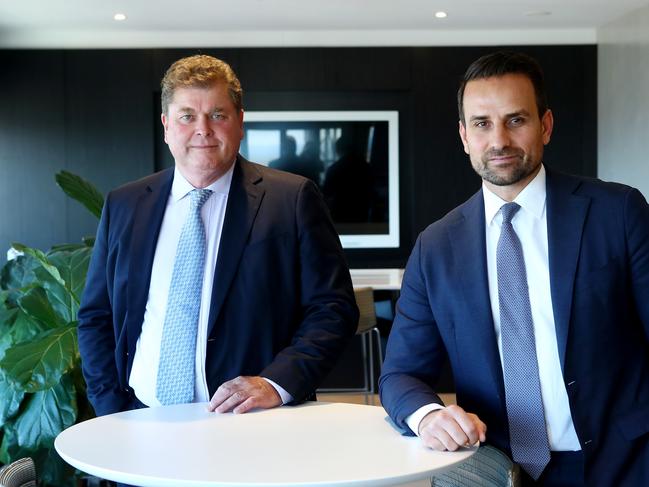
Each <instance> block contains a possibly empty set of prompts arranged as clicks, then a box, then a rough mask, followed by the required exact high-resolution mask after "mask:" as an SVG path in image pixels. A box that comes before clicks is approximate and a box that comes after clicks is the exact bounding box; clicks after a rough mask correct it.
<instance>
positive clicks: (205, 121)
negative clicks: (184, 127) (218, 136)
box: [196, 116, 213, 137]
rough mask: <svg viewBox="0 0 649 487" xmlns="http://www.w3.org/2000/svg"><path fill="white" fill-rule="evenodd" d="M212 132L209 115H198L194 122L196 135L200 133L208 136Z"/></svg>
mask: <svg viewBox="0 0 649 487" xmlns="http://www.w3.org/2000/svg"><path fill="white" fill-rule="evenodd" d="M212 134H213V131H212V127H211V125H210V119H209V117H206V116H203V117H198V120H197V122H196V135H200V136H203V137H209V136H210V135H212Z"/></svg>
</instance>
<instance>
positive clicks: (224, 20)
mask: <svg viewBox="0 0 649 487" xmlns="http://www.w3.org/2000/svg"><path fill="white" fill-rule="evenodd" d="M646 5H649V0H537V1H529V0H326V1H323V0H317V1H316V0H229V1H227V2H226V1H223V0H211V1H201V0H181V1H179V0H173V1H172V0H130V1H129V0H119V1H115V0H0V47H17V48H43V47H44V48H60V47H63V48H65V47H79V48H84V47H186V46H204V47H214V46H266V45H268V46H271V45H272V46H289V45H332V46H334V45H440V44H441V45H466V44H472V45H488V44H534V43H543V44H559V43H595V42H596V32H597V28H598V27H601V26H602V25H604V24H606V23H609V22H611V21H613V20H616V19H618V18H620V17H622V16H624V15H626V14H628V13H630V12H632V11H633V10H635V9H638V8H641V7H644V6H646ZM439 10H443V11H445V12H446V13H447V14H448V17H447V18H445V19H437V18H435V16H434V14H435V12H436V11H439ZM118 12H120V13H124V14H126V16H127V19H126V20H125V21H122V22H116V21H115V20H113V15H114V14H115V13H118Z"/></svg>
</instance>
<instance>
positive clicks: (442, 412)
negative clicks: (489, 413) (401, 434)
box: [419, 406, 487, 451]
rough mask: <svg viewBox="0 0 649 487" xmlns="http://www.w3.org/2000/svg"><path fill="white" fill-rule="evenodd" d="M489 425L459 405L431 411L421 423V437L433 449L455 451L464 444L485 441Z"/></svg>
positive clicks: (468, 444)
mask: <svg viewBox="0 0 649 487" xmlns="http://www.w3.org/2000/svg"><path fill="white" fill-rule="evenodd" d="M486 434H487V426H486V425H485V424H484V423H483V422H482V421H480V418H478V416H476V415H475V414H472V413H467V412H466V411H464V409H462V408H461V407H459V406H448V407H446V408H444V409H438V410H436V411H431V412H430V413H428V414H427V415H426V416H424V419H422V420H421V422H420V423H419V437H420V438H421V440H422V441H423V443H424V445H426V446H427V447H429V448H432V449H433V450H439V451H445V450H448V451H455V450H457V449H458V448H460V447H463V446H470V445H474V444H475V443H476V442H477V441H478V440H480V441H481V442H484V441H485V440H486V439H487V437H486Z"/></svg>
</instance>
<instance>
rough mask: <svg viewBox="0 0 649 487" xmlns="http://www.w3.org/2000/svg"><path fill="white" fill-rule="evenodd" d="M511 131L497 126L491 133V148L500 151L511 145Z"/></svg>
mask: <svg viewBox="0 0 649 487" xmlns="http://www.w3.org/2000/svg"><path fill="white" fill-rule="evenodd" d="M510 142H511V141H510V138H509V131H508V130H507V127H504V126H502V125H496V126H495V127H494V129H493V130H492V132H491V147H493V148H494V149H497V150H500V149H503V148H505V147H509V145H510Z"/></svg>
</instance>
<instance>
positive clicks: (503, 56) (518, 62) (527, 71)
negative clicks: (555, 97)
mask: <svg viewBox="0 0 649 487" xmlns="http://www.w3.org/2000/svg"><path fill="white" fill-rule="evenodd" d="M506 74H522V75H524V76H526V77H527V78H528V79H529V80H530V81H531V82H532V86H533V87H534V95H535V97H536V108H537V110H538V112H539V117H542V116H543V115H544V114H545V112H546V111H547V109H548V99H547V94H546V92H545V81H544V79H543V70H542V69H541V65H540V64H539V63H538V61H536V59H534V58H533V57H531V56H528V55H527V54H523V53H520V52H512V51H498V52H494V53H491V54H487V55H485V56H482V57H481V58H479V59H477V60H475V61H473V63H471V65H470V66H469V67H468V69H467V70H466V72H465V73H464V77H463V78H462V81H461V82H460V88H459V89H458V91H457V108H458V112H459V114H460V120H461V121H462V123H463V124H464V123H465V120H464V90H465V88H466V84H467V83H468V82H469V81H473V80H476V79H485V78H492V77H494V76H505V75H506Z"/></svg>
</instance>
